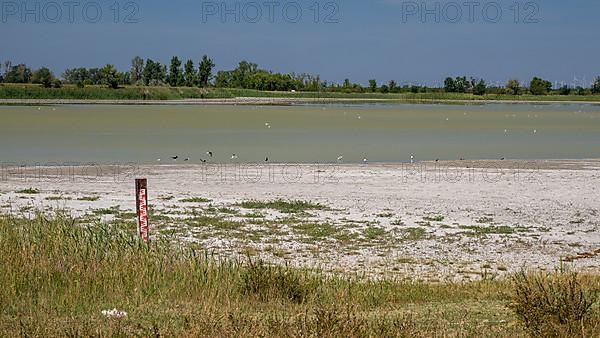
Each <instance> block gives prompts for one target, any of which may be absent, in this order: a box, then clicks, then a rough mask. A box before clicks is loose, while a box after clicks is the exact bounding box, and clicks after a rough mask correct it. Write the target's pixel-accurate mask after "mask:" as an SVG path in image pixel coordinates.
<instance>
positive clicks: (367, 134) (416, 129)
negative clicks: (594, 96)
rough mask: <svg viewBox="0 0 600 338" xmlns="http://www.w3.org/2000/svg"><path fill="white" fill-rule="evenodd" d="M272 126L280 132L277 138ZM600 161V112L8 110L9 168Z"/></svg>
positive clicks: (3, 134) (4, 122)
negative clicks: (177, 162)
mask: <svg viewBox="0 0 600 338" xmlns="http://www.w3.org/2000/svg"><path fill="white" fill-rule="evenodd" d="M269 126H270V128H269ZM208 150H211V151H213V152H214V154H215V157H214V158H213V161H219V162H226V161H227V162H228V161H231V159H230V158H231V155H232V154H233V153H235V154H238V155H239V160H238V161H240V162H262V161H264V159H265V157H267V156H268V157H269V158H270V159H271V161H273V162H311V163H312V162H335V161H336V158H337V157H338V156H340V155H343V156H344V162H362V159H363V158H364V157H367V158H368V159H369V160H370V161H377V162H405V161H408V160H409V158H410V155H411V154H414V155H415V157H416V159H418V160H429V159H435V158H439V159H458V158H461V157H463V158H467V159H497V158H501V157H506V158H515V159H516V158H531V159H533V158H535V159H544V158H600V106H593V105H512V104H490V105H472V106H462V105H353V106H342V105H337V106H331V105H327V106H317V105H310V106H291V107H278V106H267V107H255V106H87V105H85V106H43V107H37V106H35V107H34V106H25V107H22V106H0V162H3V163H10V162H17V163H21V162H25V163H28V164H33V163H42V164H43V163H49V162H56V163H65V162H79V163H89V162H96V163H112V162H137V163H156V159H158V158H161V159H162V161H161V163H165V162H166V163H170V160H169V159H168V158H169V156H174V155H179V156H180V157H182V158H185V157H190V158H191V162H195V163H198V162H199V161H200V159H201V158H207V155H206V154H205V153H206V151H208Z"/></svg>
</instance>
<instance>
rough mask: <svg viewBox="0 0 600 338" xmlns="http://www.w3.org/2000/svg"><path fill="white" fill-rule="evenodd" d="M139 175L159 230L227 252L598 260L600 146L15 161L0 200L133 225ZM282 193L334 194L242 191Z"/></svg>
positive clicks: (458, 272)
mask: <svg viewBox="0 0 600 338" xmlns="http://www.w3.org/2000/svg"><path fill="white" fill-rule="evenodd" d="M136 177H146V178H148V180H149V195H150V203H151V205H152V210H153V211H154V214H153V219H151V224H152V226H153V228H152V231H153V233H154V235H159V234H167V233H169V234H172V235H173V236H175V238H176V239H177V240H178V241H193V242H197V243H199V244H200V245H202V246H203V247H204V248H206V249H208V250H210V251H212V252H215V253H216V254H220V255H226V256H238V255H245V254H249V255H257V256H261V257H264V258H266V259H269V260H271V261H275V262H280V263H283V262H289V263H291V264H296V265H300V266H311V267H315V266H319V267H322V268H323V269H325V270H328V271H333V272H358V273H367V274H369V275H374V276H387V277H397V278H414V277H415V276H418V277H419V278H422V279H427V280H445V279H452V280H462V279H473V278H481V277H482V276H485V277H489V276H495V275H502V274H504V273H507V272H510V271H515V270H518V269H520V268H522V267H531V268H534V267H535V268H546V269H552V268H554V267H556V266H557V265H558V264H560V262H561V260H564V259H565V258H566V260H568V261H572V262H569V263H568V264H569V265H572V266H573V267H574V268H576V269H581V270H586V269H589V270H594V271H600V256H599V255H598V251H597V250H598V249H600V203H599V202H598V201H600V184H599V182H600V160H572V161H567V160H562V161H558V160H557V161H468V162H462V161H460V162H439V163H434V162H426V163H419V164H417V165H409V164H368V165H358V164H356V165H354V164H353V165H308V164H303V165H295V164H287V165H285V164H269V165H262V164H261V165H258V164H232V163H228V164H206V165H162V166H157V165H152V166H139V167H115V166H105V167H103V166H99V167H71V168H67V167H61V168H4V170H3V173H2V180H1V182H0V207H1V209H2V211H3V212H5V213H7V212H12V213H14V214H20V215H24V216H31V213H32V212H33V211H35V210H45V211H47V212H53V211H55V210H57V209H64V210H68V212H70V213H72V214H73V216H77V217H81V218H82V222H94V221H100V222H115V221H120V222H123V221H124V222H127V223H128V224H130V225H131V226H133V224H134V216H133V214H132V212H133V210H134V205H135V202H134V199H133V189H134V178H136ZM28 189H29V190H28ZM32 189H33V190H32ZM277 199H284V200H292V199H293V200H303V201H311V202H313V203H319V204H320V205H321V206H322V207H320V208H315V209H311V208H308V209H307V210H303V211H302V212H299V213H291V214H290V213H286V212H282V211H281V210H280V211H277V210H273V209H269V208H260V209H248V208H245V207H243V206H241V205H240V204H241V203H242V202H244V201H250V200H255V201H259V202H266V201H273V200H277Z"/></svg>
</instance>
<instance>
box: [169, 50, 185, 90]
mask: <svg viewBox="0 0 600 338" xmlns="http://www.w3.org/2000/svg"><path fill="white" fill-rule="evenodd" d="M167 82H168V83H169V85H171V87H177V86H180V85H182V84H183V75H182V72H181V61H180V60H179V58H178V57H177V56H173V58H171V67H170V68H169V76H168V78H167Z"/></svg>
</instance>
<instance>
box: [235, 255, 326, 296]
mask: <svg viewBox="0 0 600 338" xmlns="http://www.w3.org/2000/svg"><path fill="white" fill-rule="evenodd" d="M241 277H242V288H243V290H242V291H243V293H245V294H248V295H257V296H258V298H259V299H260V300H261V301H265V302H266V301H271V300H274V299H284V300H289V301H292V302H295V303H303V302H305V301H306V299H307V298H308V296H309V295H310V294H311V293H312V292H314V291H315V289H316V287H317V283H316V280H315V279H314V278H311V277H310V276H309V275H308V273H307V274H302V273H301V272H299V271H298V270H294V269H290V268H287V267H285V266H272V265H269V264H267V263H265V262H264V261H262V260H258V261H255V262H253V261H252V260H250V262H249V263H248V266H247V267H246V268H245V269H244V270H242V275H241Z"/></svg>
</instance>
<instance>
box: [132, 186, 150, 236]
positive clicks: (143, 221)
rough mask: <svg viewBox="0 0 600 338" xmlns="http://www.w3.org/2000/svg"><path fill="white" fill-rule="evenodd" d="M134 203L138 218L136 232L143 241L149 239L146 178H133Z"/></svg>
mask: <svg viewBox="0 0 600 338" xmlns="http://www.w3.org/2000/svg"><path fill="white" fill-rule="evenodd" d="M135 204H136V209H135V210H136V212H137V219H138V233H139V235H140V237H141V238H142V240H144V242H146V243H148V242H149V241H150V236H149V234H148V227H149V226H148V180H147V179H145V178H142V179H136V180H135Z"/></svg>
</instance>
